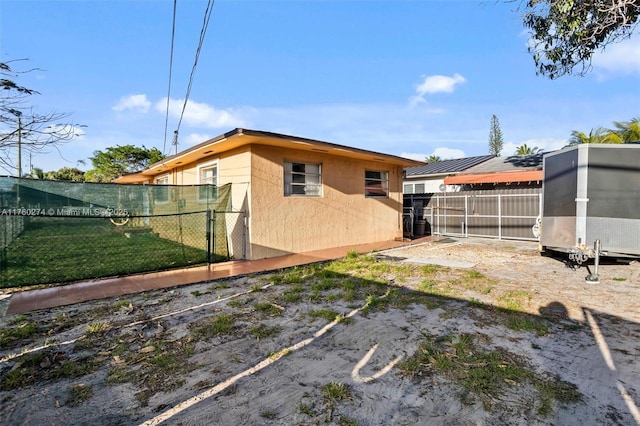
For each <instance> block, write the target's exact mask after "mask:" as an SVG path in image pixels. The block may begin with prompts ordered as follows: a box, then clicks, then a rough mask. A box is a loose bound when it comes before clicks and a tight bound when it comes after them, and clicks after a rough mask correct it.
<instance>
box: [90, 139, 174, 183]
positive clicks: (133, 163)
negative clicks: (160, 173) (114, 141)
mask: <svg viewBox="0 0 640 426" xmlns="http://www.w3.org/2000/svg"><path fill="white" fill-rule="evenodd" d="M163 158H164V156H163V155H162V152H160V150H158V149H157V148H150V149H149V148H145V147H144V146H143V147H142V148H139V147H136V146H133V145H124V146H120V145H118V146H115V147H109V148H107V149H106V150H105V151H104V152H103V151H94V153H93V157H90V158H89V159H90V160H91V163H92V164H93V169H92V170H89V171H87V173H86V174H85V179H86V181H87V182H111V181H112V180H113V179H116V178H118V177H120V176H122V175H125V174H127V173H135V172H139V171H142V170H144V169H146V168H147V167H149V166H150V165H151V164H153V163H156V162H158V161H160V160H162V159H163Z"/></svg>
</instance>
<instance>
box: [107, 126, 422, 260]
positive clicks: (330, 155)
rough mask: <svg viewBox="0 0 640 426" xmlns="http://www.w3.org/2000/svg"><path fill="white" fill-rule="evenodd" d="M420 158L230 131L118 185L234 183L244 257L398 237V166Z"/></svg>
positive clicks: (233, 201) (400, 173)
mask: <svg viewBox="0 0 640 426" xmlns="http://www.w3.org/2000/svg"><path fill="white" fill-rule="evenodd" d="M422 164H424V163H421V162H418V161H414V160H409V159H405V158H401V157H397V156H393V155H387V154H381V153H377V152H373V151H368V150H363V149H358V148H352V147H348V146H343V145H337V144H333V143H328V142H322V141H318V140H312V139H305V138H300V137H295V136H287V135H283V134H277V133H270V132H263V131H256V130H248V129H234V130H232V131H230V132H228V133H225V134H222V135H220V136H217V137H215V138H213V139H210V140H207V141H205V142H203V143H201V144H199V145H196V146H193V147H191V148H188V149H186V150H184V151H182V152H178V153H177V154H175V155H172V156H170V157H167V158H166V159H164V160H162V161H160V162H158V163H155V164H153V165H152V166H151V167H150V168H149V169H147V170H144V171H142V172H140V173H136V174H132V175H126V176H123V177H121V178H118V179H117V180H116V181H115V182H116V183H140V184H169V185H197V184H214V185H217V186H221V185H226V184H231V207H232V209H233V210H234V211H243V212H245V215H246V216H245V217H246V219H245V220H244V222H245V223H244V224H243V225H242V226H243V227H244V229H243V235H244V237H243V238H244V239H245V241H244V248H243V251H244V257H245V258H246V259H262V258H268V257H274V256H279V255H283V254H289V253H301V252H306V251H312V250H320V249H325V248H331V247H344V246H350V245H355V244H363V243H371V242H379V241H389V240H394V239H400V238H402V179H403V170H404V169H405V168H407V167H415V166H419V165H422Z"/></svg>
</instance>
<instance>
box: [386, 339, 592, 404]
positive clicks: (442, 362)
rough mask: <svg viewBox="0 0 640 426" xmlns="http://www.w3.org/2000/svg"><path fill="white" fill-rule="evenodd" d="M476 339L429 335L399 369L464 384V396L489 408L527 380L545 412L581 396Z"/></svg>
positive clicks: (512, 356) (421, 375) (564, 385)
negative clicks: (470, 397)
mask: <svg viewBox="0 0 640 426" xmlns="http://www.w3.org/2000/svg"><path fill="white" fill-rule="evenodd" d="M475 340H476V338H475V337H474V336H472V335H470V334H460V335H459V336H452V335H449V336H427V337H426V338H425V340H424V341H423V342H422V343H421V344H420V346H419V347H418V349H417V350H416V352H415V353H414V354H413V355H412V356H411V357H410V358H409V359H407V360H405V361H402V362H400V363H398V366H397V368H398V369H399V370H400V372H401V374H403V375H406V376H408V377H410V378H411V379H412V380H413V379H417V378H420V379H421V378H425V377H428V376H430V375H434V374H436V375H440V376H443V377H445V378H447V379H449V380H451V381H453V382H454V383H456V384H458V385H459V386H461V387H462V389H463V392H462V394H461V396H462V397H463V398H464V397H466V396H467V395H475V396H476V397H478V398H479V399H480V401H481V402H482V403H483V404H484V405H485V408H487V409H489V408H490V407H491V404H492V401H494V400H495V399H496V398H498V397H499V396H500V395H501V394H502V393H503V392H504V390H505V389H506V388H507V387H509V386H520V385H522V384H524V383H531V384H533V385H534V387H535V388H536V389H538V391H539V396H540V402H539V403H540V406H541V408H542V411H544V410H547V409H548V408H549V407H550V401H551V400H556V401H559V402H567V403H569V402H576V401H578V400H579V399H580V398H581V395H580V394H579V392H577V390H576V389H577V388H576V387H575V386H574V385H572V384H570V383H567V382H562V381H559V380H557V379H554V380H549V379H548V378H547V377H545V376H544V375H541V374H538V373H536V372H535V371H533V370H531V369H530V368H529V367H528V365H527V364H526V363H525V362H524V360H522V359H521V358H519V357H518V356H516V355H514V354H512V353H509V352H507V351H506V350H504V349H497V350H484V349H483V348H481V347H479V346H478V345H477V344H476V342H475Z"/></svg>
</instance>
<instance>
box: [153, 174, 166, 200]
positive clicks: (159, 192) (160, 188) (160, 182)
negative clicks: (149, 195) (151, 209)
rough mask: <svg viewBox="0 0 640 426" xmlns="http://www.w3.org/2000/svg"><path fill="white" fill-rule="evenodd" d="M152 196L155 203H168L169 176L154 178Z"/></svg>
mask: <svg viewBox="0 0 640 426" xmlns="http://www.w3.org/2000/svg"><path fill="white" fill-rule="evenodd" d="M155 184H156V185H157V186H156V187H154V191H153V196H154V199H155V201H156V203H167V202H168V201H169V175H164V176H158V177H157V178H156V181H155Z"/></svg>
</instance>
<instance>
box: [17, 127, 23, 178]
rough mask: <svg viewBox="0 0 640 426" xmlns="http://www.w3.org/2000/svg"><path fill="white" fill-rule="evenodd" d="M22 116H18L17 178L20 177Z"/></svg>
mask: <svg viewBox="0 0 640 426" xmlns="http://www.w3.org/2000/svg"><path fill="white" fill-rule="evenodd" d="M21 115H22V114H18V164H17V168H18V177H19V178H21V177H22V119H21V118H20V116H21Z"/></svg>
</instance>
